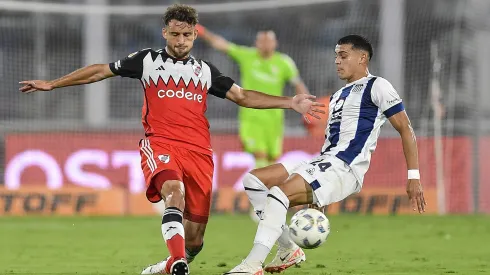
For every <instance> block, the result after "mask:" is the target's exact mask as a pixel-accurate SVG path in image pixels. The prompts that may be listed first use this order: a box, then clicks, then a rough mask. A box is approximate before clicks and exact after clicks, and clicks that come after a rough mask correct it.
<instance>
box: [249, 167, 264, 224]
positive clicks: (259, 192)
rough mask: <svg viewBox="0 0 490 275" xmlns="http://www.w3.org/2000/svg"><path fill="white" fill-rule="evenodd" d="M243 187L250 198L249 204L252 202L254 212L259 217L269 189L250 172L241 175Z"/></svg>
mask: <svg viewBox="0 0 490 275" xmlns="http://www.w3.org/2000/svg"><path fill="white" fill-rule="evenodd" d="M243 187H244V188H245V193H247V196H248V199H249V200H250V204H252V207H253V208H254V210H255V213H256V214H257V216H259V218H260V216H261V215H262V214H261V213H262V212H263V211H264V207H265V202H266V200H267V195H269V189H268V188H267V186H265V184H264V183H263V182H262V181H261V180H259V179H258V178H257V177H256V176H254V175H252V174H250V173H248V174H246V175H245V177H243Z"/></svg>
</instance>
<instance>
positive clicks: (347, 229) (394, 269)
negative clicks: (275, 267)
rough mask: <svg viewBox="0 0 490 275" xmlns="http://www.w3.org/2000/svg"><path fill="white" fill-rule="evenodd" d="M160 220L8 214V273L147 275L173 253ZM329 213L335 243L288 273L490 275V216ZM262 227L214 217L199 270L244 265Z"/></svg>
mask: <svg viewBox="0 0 490 275" xmlns="http://www.w3.org/2000/svg"><path fill="white" fill-rule="evenodd" d="M160 219H161V218H159V217H157V216H155V217H143V218H140V217H123V218H104V217H97V218H84V217H75V218H53V217H47V218H45V217H36V218H33V217H23V218H6V217H0V274H139V272H140V271H141V270H142V268H143V267H145V266H147V265H148V264H151V263H154V262H157V261H160V260H162V259H164V258H165V257H166V255H167V250H166V247H165V245H164V243H163V240H162V236H161V233H160ZM329 219H330V222H331V229H332V231H331V234H330V236H329V239H328V240H327V242H326V243H325V244H324V245H323V246H321V247H319V248H317V249H314V250H308V251H306V256H307V262H306V263H304V264H303V265H302V266H301V267H300V268H291V269H289V270H287V271H286V272H285V273H284V274H285V275H288V274H290V275H292V274H308V275H330V274H468V275H473V274H490V217H485V216H448V217H435V216H423V215H421V216H394V217H389V216H356V215H353V216H350V215H344V216H330V217H329ZM255 230H256V225H255V224H254V223H253V222H252V221H251V220H250V218H249V217H248V216H219V215H216V216H214V217H213V218H212V219H211V221H210V224H209V226H208V230H207V233H206V238H205V245H204V250H203V251H202V252H201V254H200V255H199V256H198V258H197V259H196V261H195V262H193V263H192V264H191V274H192V275H201V274H203V275H204V274H206V275H208V274H221V273H223V272H226V271H228V270H229V269H231V268H232V267H234V266H235V265H236V264H238V263H240V261H241V260H242V259H243V258H244V257H245V256H246V255H247V254H248V251H249V250H250V248H251V246H252V242H253V237H254V234H255ZM272 257H273V254H271V255H270V256H269V259H271V258H272Z"/></svg>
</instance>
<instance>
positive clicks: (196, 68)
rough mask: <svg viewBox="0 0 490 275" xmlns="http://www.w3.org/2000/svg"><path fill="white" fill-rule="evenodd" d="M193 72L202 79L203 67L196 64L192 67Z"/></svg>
mask: <svg viewBox="0 0 490 275" xmlns="http://www.w3.org/2000/svg"><path fill="white" fill-rule="evenodd" d="M192 70H193V71H194V74H195V75H196V76H197V77H199V78H201V76H202V69H201V66H199V64H194V65H192Z"/></svg>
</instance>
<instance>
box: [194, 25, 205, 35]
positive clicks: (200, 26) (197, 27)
mask: <svg viewBox="0 0 490 275" xmlns="http://www.w3.org/2000/svg"><path fill="white" fill-rule="evenodd" d="M196 30H197V33H199V34H202V35H204V33H205V32H206V28H205V27H204V26H203V25H201V24H196Z"/></svg>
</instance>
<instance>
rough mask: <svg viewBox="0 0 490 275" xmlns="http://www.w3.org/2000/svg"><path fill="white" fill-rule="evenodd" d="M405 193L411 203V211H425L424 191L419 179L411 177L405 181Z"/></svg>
mask: <svg viewBox="0 0 490 275" xmlns="http://www.w3.org/2000/svg"><path fill="white" fill-rule="evenodd" d="M407 194H408V199H409V200H410V203H411V204H412V208H413V211H417V210H418V211H419V213H422V212H425V207H426V206H427V203H426V202H425V198H424V191H423V190H422V184H420V180H417V179H411V180H408V182H407Z"/></svg>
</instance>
